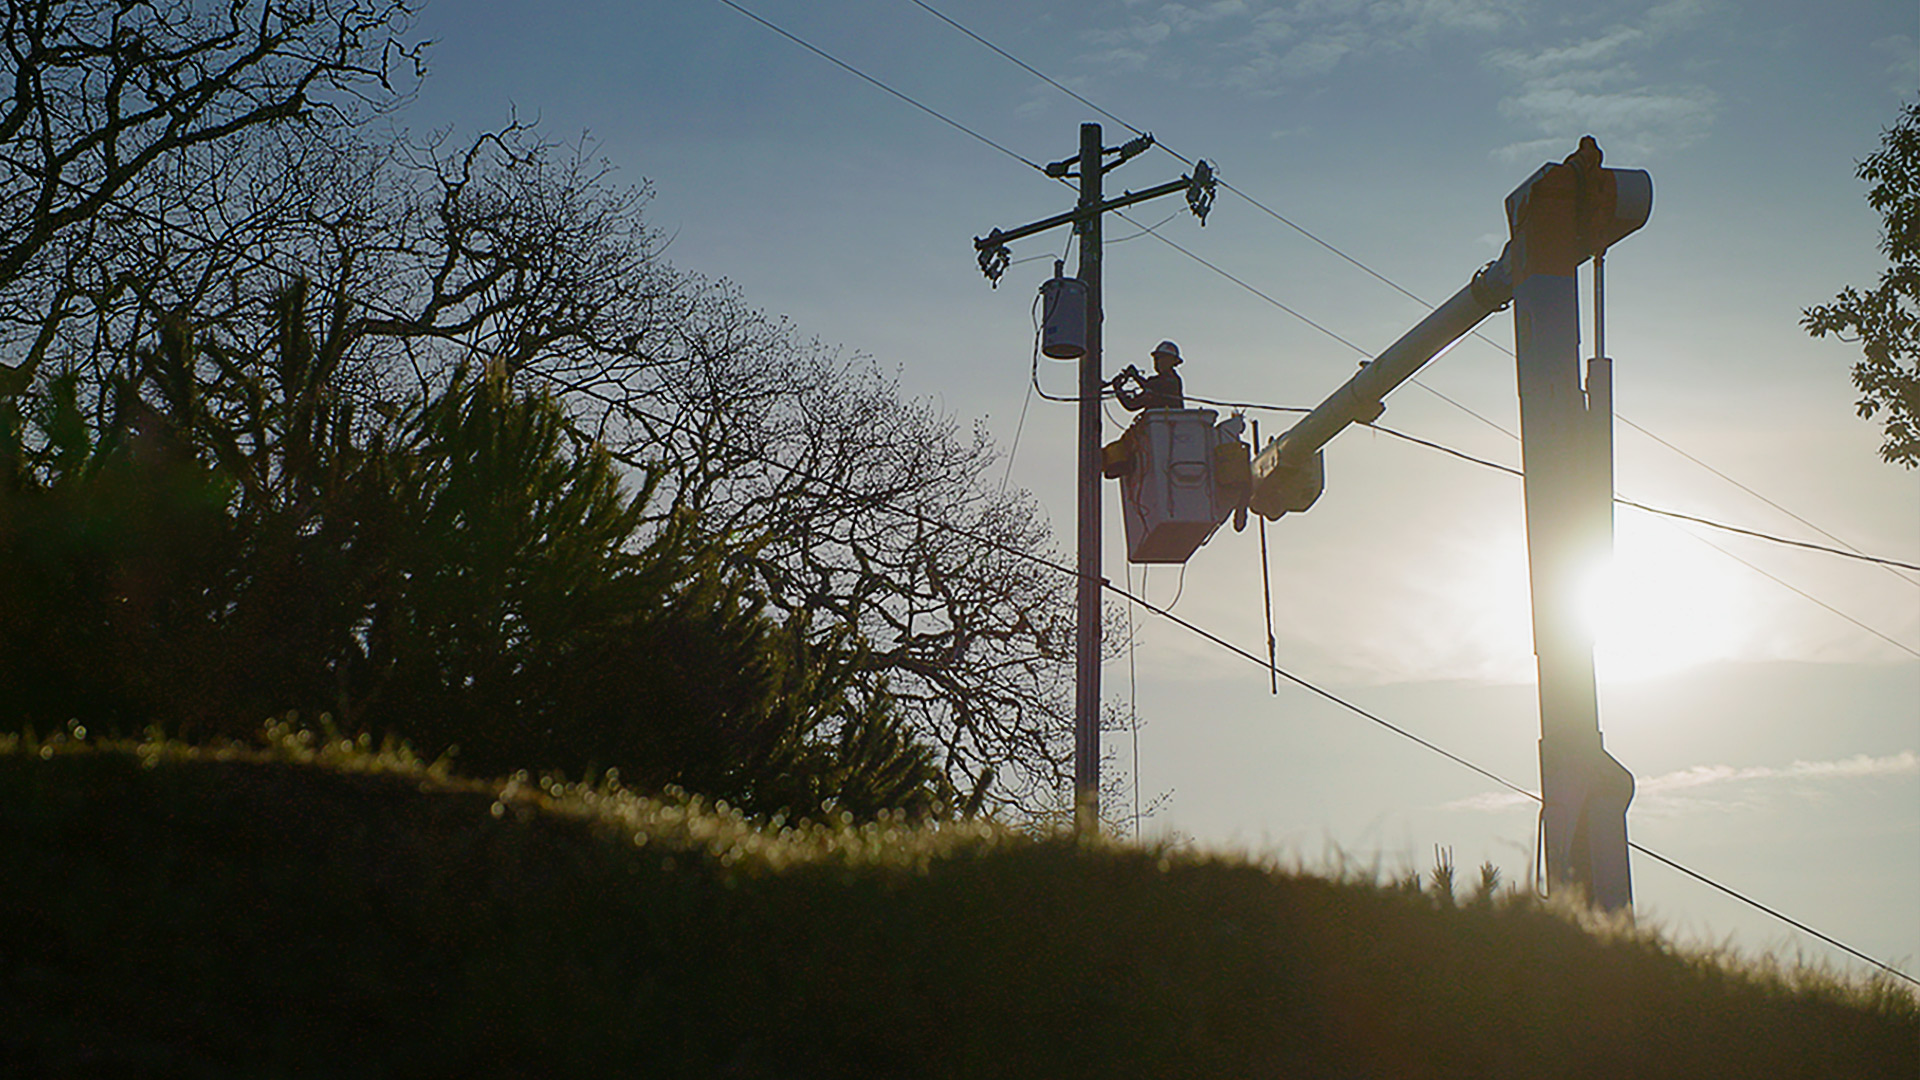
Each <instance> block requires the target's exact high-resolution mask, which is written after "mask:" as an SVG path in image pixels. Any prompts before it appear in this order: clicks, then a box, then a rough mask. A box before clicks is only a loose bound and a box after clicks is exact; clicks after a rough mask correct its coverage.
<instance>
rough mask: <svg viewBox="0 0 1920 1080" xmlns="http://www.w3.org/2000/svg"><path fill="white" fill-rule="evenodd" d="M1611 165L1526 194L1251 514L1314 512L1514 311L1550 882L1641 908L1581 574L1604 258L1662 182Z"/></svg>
mask: <svg viewBox="0 0 1920 1080" xmlns="http://www.w3.org/2000/svg"><path fill="white" fill-rule="evenodd" d="M1600 162H1601V151H1600V146H1599V144H1598V143H1596V142H1595V141H1594V139H1593V137H1592V136H1586V137H1583V138H1582V139H1581V140H1580V147H1579V149H1578V150H1576V151H1574V152H1573V153H1572V154H1571V155H1569V156H1568V157H1567V158H1566V160H1564V161H1562V162H1559V163H1550V164H1547V165H1544V166H1542V167H1541V168H1540V169H1539V170H1538V171H1537V172H1535V173H1534V174H1533V175H1532V176H1530V177H1528V178H1527V179H1526V181H1525V182H1523V183H1522V184H1521V185H1520V186H1519V187H1517V188H1515V189H1514V190H1513V192H1512V194H1510V195H1508V196H1507V203H1506V207H1507V224H1508V227H1509V229H1510V232H1511V238H1510V239H1509V241H1508V243H1507V245H1506V248H1505V250H1504V251H1502V252H1501V255H1500V258H1498V259H1496V260H1494V261H1493V262H1491V263H1488V264H1487V265H1486V266H1485V267H1483V268H1481V270H1480V271H1479V272H1478V273H1476V274H1474V275H1473V279H1472V280H1471V281H1469V282H1468V283H1467V284H1466V285H1465V286H1464V287H1463V288H1461V289H1460V291H1459V292H1457V293H1455V294H1454V295H1453V296H1452V297H1451V298H1450V299H1448V300H1447V302H1446V303H1444V304H1441V305H1440V306H1439V307H1438V308H1435V309H1434V310H1433V312H1432V313H1431V314H1429V315H1428V316H1427V317H1426V318H1424V319H1422V320H1421V321H1420V322H1419V324H1418V325H1416V326H1414V328H1413V329H1412V330H1409V331H1408V332H1407V333H1406V334H1405V335H1403V336H1402V337H1401V338H1400V340H1398V341H1396V342H1394V343H1393V344H1392V345H1391V346H1389V347H1388V348H1387V350H1386V351H1385V352H1382V353H1381V354H1380V355H1379V356H1377V357H1375V358H1374V359H1373V361H1372V362H1370V363H1368V364H1367V365H1366V366H1364V367H1363V368H1361V370H1360V372H1359V373H1358V374H1356V375H1355V376H1353V378H1351V379H1349V380H1347V382H1346V384H1345V385H1343V386H1341V387H1340V388H1339V389H1338V390H1335V391H1334V392H1333V393H1331V394H1329V395H1328V396H1327V398H1326V400H1324V401H1322V402H1321V403H1320V405H1319V406H1318V407H1316V408H1315V409H1314V410H1313V411H1312V412H1311V413H1309V414H1308V415H1307V416H1306V417H1304V418H1303V419H1302V420H1301V421H1300V422H1299V423H1297V424H1295V425H1294V426H1293V427H1291V428H1289V429H1288V430H1287V431H1286V432H1285V433H1284V434H1281V435H1280V436H1278V437H1276V438H1274V439H1271V440H1269V441H1268V442H1267V444H1266V446H1264V447H1262V448H1260V450H1259V452H1258V453H1257V454H1256V455H1255V457H1254V460H1253V470H1252V471H1253V478H1252V483H1253V487H1252V491H1251V492H1250V494H1249V497H1248V505H1249V506H1250V508H1251V509H1252V510H1253V512H1254V513H1257V514H1259V515H1260V516H1262V517H1264V518H1267V519H1269V520H1275V519H1278V518H1279V517H1281V516H1282V515H1284V514H1287V513H1292V512H1299V511H1302V510H1305V509H1307V508H1308V507H1310V506H1312V505H1313V503H1314V501H1315V500H1316V499H1318V498H1319V496H1320V492H1321V490H1322V489H1323V488H1324V486H1325V473H1324V468H1323V465H1322V461H1321V449H1322V447H1324V446H1326V444H1327V443H1328V441H1330V440H1331V439H1332V438H1333V437H1334V436H1335V435H1338V434H1339V433H1340V432H1341V431H1343V430H1345V429H1346V428H1347V427H1348V426H1349V425H1351V424H1355V423H1359V424H1369V423H1372V422H1373V421H1374V420H1375V419H1376V418H1378V417H1379V416H1380V414H1381V412H1382V411H1383V410H1384V409H1385V405H1384V404H1383V400H1384V399H1385V397H1386V395H1387V394H1388V393H1390V392H1392V391H1393V389H1394V388H1395V387H1398V386H1399V385H1400V384H1401V383H1403V382H1405V381H1406V380H1407V379H1409V378H1412V377H1413V375H1414V373H1415V372H1417V371H1419V370H1420V368H1421V367H1422V366H1423V365H1425V364H1426V362H1427V361H1429V360H1431V359H1433V357H1435V356H1437V355H1438V354H1439V353H1440V352H1441V351H1442V350H1444V349H1446V348H1447V347H1448V346H1449V345H1451V344H1453V343H1454V342H1455V341H1457V340H1459V339H1460V338H1461V337H1462V336H1464V335H1466V334H1467V333H1469V332H1470V331H1472V330H1473V328H1474V327H1475V326H1477V325H1479V323H1480V322H1481V321H1482V320H1483V319H1485V318H1486V317H1487V316H1489V315H1491V314H1493V313H1494V312H1496V311H1500V310H1502V309H1504V308H1506V307H1507V306H1508V305H1509V304H1511V305H1512V307H1513V323H1514V345H1515V355H1516V368H1517V383H1518V386H1519V395H1520V456H1521V464H1522V466H1523V467H1524V471H1525V474H1526V478H1525V482H1524V486H1525V497H1526V522H1527V556H1528V583H1529V585H1530V587H1531V594H1532V606H1533V641H1534V656H1535V659H1536V662H1537V665H1538V671H1539V693H1540V787H1541V799H1542V802H1543V805H1544V809H1543V818H1542V830H1543V833H1544V844H1545V848H1546V860H1547V878H1548V880H1549V882H1551V883H1552V884H1553V885H1554V886H1556V887H1557V886H1570V887H1574V888H1577V889H1579V890H1581V891H1583V892H1584V893H1585V894H1586V896H1587V898H1588V899H1589V900H1590V901H1591V902H1592V903H1594V904H1596V905H1598V906H1600V907H1603V908H1606V909H1609V910H1612V909H1621V908H1630V907H1631V905H1632V903H1633V882H1632V875H1631V872H1630V870H1629V867H1628V860H1627V825H1626V813H1627V805H1628V803H1630V802H1631V801H1632V799H1633V776H1632V774H1631V773H1629V772H1628V771H1627V770H1626V768H1625V767H1623V766H1622V765H1621V764H1620V763H1619V762H1617V761H1615V760H1614V759H1613V757H1612V755H1610V754H1608V753H1607V752H1606V749H1605V747H1604V745H1603V743H1602V739H1601V736H1600V716H1599V705H1598V695H1597V691H1596V688H1595V684H1594V670H1593V633H1592V630H1591V629H1590V628H1589V627H1588V626H1587V625H1586V624H1585V622H1584V621H1583V620H1582V619H1581V618H1580V616H1579V611H1578V603H1577V597H1576V590H1577V584H1578V579H1579V576H1580V571H1581V570H1582V568H1584V567H1587V566H1591V565H1593V564H1594V563H1595V562H1596V561H1598V560H1600V559H1604V558H1605V557H1606V556H1608V555H1609V554H1611V552H1612V547H1613V376H1612V361H1611V360H1609V359H1608V358H1607V357H1606V355H1605V349H1604V344H1605V342H1604V338H1603V337H1602V333H1603V331H1602V330H1601V329H1600V326H1601V318H1602V317H1603V315H1604V311H1603V310H1602V309H1601V307H1600V305H1601V304H1602V303H1603V302H1604V301H1603V299H1602V298H1603V297H1604V292H1603V284H1602V282H1603V274H1604V269H1603V268H1604V265H1605V256H1606V251H1607V248H1609V247H1610V246H1612V245H1613V244H1614V243H1616V242H1617V241H1619V240H1620V239H1622V238H1623V237H1625V236H1627V235H1628V234H1630V233H1632V232H1634V231H1635V230H1637V229H1639V228H1640V227H1641V226H1642V225H1644V224H1646V221H1647V218H1648V216H1649V215H1650V214H1651V212H1652V209H1653V180H1652V178H1651V177H1649V176H1648V174H1647V173H1646V172H1644V171H1642V170H1639V169H1610V168H1603V167H1602V166H1601V164H1600ZM1589 259H1592V260H1593V261H1594V271H1595V272H1594V295H1595V316H1596V318H1595V327H1596V329H1595V350H1594V355H1593V357H1592V358H1591V359H1590V360H1589V361H1588V364H1587V373H1586V380H1585V384H1584V385H1583V384H1582V381H1581V377H1580V374H1581V373H1580V355H1579V353H1580V301H1579V295H1578V292H1577V283H1576V277H1575V275H1576V272H1577V270H1578V268H1579V266H1580V265H1581V264H1582V263H1584V262H1586V261H1587V260H1589Z"/></svg>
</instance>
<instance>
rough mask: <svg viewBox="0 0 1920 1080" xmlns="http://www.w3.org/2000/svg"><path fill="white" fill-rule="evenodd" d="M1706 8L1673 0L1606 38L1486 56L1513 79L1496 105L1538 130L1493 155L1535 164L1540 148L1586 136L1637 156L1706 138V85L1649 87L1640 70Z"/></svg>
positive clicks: (1691, 0)
mask: <svg viewBox="0 0 1920 1080" xmlns="http://www.w3.org/2000/svg"><path fill="white" fill-rule="evenodd" d="M1707 10H1708V8H1707V5H1706V4H1704V3H1699V2H1695V0H1676V2H1674V3H1667V4H1661V5H1659V6H1656V7H1654V8H1652V9H1650V10H1648V11H1647V12H1645V13H1643V14H1642V15H1641V16H1640V18H1639V19H1638V20H1637V21H1636V22H1633V23H1623V24H1620V25H1617V26H1612V27H1609V28H1608V29H1607V30H1606V31H1605V32H1603V33H1599V34H1594V35H1591V36H1588V37H1584V38H1580V39H1578V40H1574V41H1570V42H1563V43H1558V44H1552V45H1545V46H1536V47H1533V48H1511V47H1510V48H1503V49H1496V50H1494V51H1493V52H1490V53H1488V54H1487V57H1486V64H1487V66H1488V67H1489V68H1492V69H1493V70H1495V71H1497V72H1501V73H1503V74H1505V75H1507V76H1509V77H1510V78H1511V79H1512V80H1513V85H1512V87H1511V89H1510V90H1509V91H1508V92H1507V93H1506V94H1505V95H1504V96H1503V97H1502V99H1501V101H1500V112H1501V115H1503V116H1505V117H1507V118H1508V119H1509V120H1512V121H1514V122H1515V123H1516V124H1518V125H1520V126H1521V127H1523V128H1527V129H1531V130H1532V131H1533V132H1534V133H1535V137H1533V138H1527V139H1521V140H1516V141H1514V142H1511V143H1508V144H1507V145H1505V146H1502V147H1500V148H1499V149H1497V150H1495V151H1494V153H1493V156H1494V157H1495V159H1497V160H1499V161H1502V162H1506V163H1509V164H1521V163H1526V162H1530V161H1534V160H1537V159H1538V158H1539V157H1540V156H1541V151H1542V148H1544V147H1564V146H1568V145H1572V143H1573V141H1574V140H1575V139H1577V138H1578V137H1579V136H1581V135H1585V134H1593V135H1596V136H1598V137H1599V138H1600V140H1601V142H1602V143H1603V144H1605V145H1606V146H1608V148H1609V149H1612V150H1617V151H1620V153H1621V154H1622V155H1623V156H1626V157H1632V158H1636V159H1645V158H1648V157H1651V156H1653V155H1654V154H1655V153H1656V152H1658V151H1660V150H1674V149H1679V148H1681V147H1684V146H1687V145H1688V144H1690V143H1693V142H1696V141H1698V140H1699V139H1701V138H1703V137H1704V136H1705V135H1706V133H1707V132H1708V131H1709V130H1710V129H1711V128H1712V126H1713V121H1714V117H1715V114H1716V112H1717V111H1718V108H1719V99H1718V97H1717V96H1716V95H1715V94H1714V93H1713V92H1712V91H1711V90H1708V89H1707V88H1706V87H1704V86H1698V85H1690V84H1656V83H1650V82H1647V81H1646V80H1644V79H1643V78H1642V77H1641V76H1640V74H1639V68H1638V66H1637V65H1638V63H1639V62H1641V61H1643V60H1645V59H1646V58H1647V57H1648V56H1649V54H1650V53H1651V52H1652V51H1653V50H1655V49H1656V48H1659V47H1661V46H1663V45H1665V44H1666V43H1667V42H1669V41H1671V40H1672V39H1674V38H1675V37H1677V36H1679V35H1681V34H1683V33H1684V32H1686V31H1687V30H1688V29H1689V28H1690V27H1691V26H1692V25H1693V24H1695V23H1696V22H1698V21H1699V20H1700V19H1701V18H1702V17H1703V16H1704V15H1705V14H1706V12H1707Z"/></svg>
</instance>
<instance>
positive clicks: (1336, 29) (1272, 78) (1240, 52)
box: [1082, 0, 1518, 96]
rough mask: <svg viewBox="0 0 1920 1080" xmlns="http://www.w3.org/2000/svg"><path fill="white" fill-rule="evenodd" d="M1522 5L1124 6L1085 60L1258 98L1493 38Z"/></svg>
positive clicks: (1242, 0) (1312, 1) (1454, 0)
mask: <svg viewBox="0 0 1920 1080" xmlns="http://www.w3.org/2000/svg"><path fill="white" fill-rule="evenodd" d="M1517 6H1518V0H1292V2H1284V3H1264V2H1260V0H1215V2H1212V3H1197V4H1190V3H1163V4H1147V3H1144V2H1136V0H1128V2H1127V3H1126V4H1125V8H1126V13H1125V16H1124V21H1123V22H1122V23H1121V24H1120V25H1118V26H1113V27H1109V28H1106V29H1102V30H1096V31H1093V32H1091V33H1089V34H1088V35H1087V36H1086V40H1087V42H1088V43H1089V44H1090V45H1092V46H1094V49H1093V51H1092V52H1091V53H1090V54H1089V55H1087V56H1084V57H1082V60H1083V61H1085V62H1088V63H1090V64H1094V65H1101V66H1114V67H1121V68H1124V69H1127V70H1129V71H1139V70H1143V69H1146V70H1152V71H1154V72H1155V73H1157V74H1159V75H1161V76H1162V77H1165V78H1169V79H1172V80H1174V81H1181V82H1186V81H1191V82H1194V83H1196V84H1199V85H1205V86H1216V87H1225V88H1230V89H1234V90H1238V91H1241V92H1243V93H1247V94H1251V95H1255V96H1260V95H1267V94H1273V93H1277V92H1279V91H1280V90H1282V89H1284V88H1285V87H1287V86H1290V85H1297V84H1301V83H1306V82H1311V81H1313V80H1316V79H1320V78H1323V77H1325V76H1327V75H1328V74H1330V73H1332V72H1333V71H1334V70H1335V69H1336V68H1338V67H1339V66H1340V65H1341V64H1343V63H1347V62H1348V61H1349V60H1351V59H1354V58H1359V57H1364V56H1369V55H1373V54H1376V53H1388V52H1393V51H1397V50H1402V49H1407V48H1418V47H1421V46H1422V45H1424V44H1425V43H1426V42H1427V40H1428V39H1429V38H1431V37H1433V36H1434V35H1436V34H1441V33H1459V32H1467V33H1481V34H1485V33H1491V32H1494V31H1498V30H1500V29H1502V28H1504V27H1506V26H1508V25H1511V24H1512V23H1513V22H1515V21H1516V15H1515V9H1516V7H1517Z"/></svg>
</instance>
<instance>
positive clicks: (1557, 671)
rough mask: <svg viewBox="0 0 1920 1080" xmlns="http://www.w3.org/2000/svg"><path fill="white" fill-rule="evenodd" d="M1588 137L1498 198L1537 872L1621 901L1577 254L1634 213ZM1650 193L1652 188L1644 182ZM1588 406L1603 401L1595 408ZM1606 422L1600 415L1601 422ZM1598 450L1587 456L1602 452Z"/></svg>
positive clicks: (1602, 535) (1622, 790)
mask: <svg viewBox="0 0 1920 1080" xmlns="http://www.w3.org/2000/svg"><path fill="white" fill-rule="evenodd" d="M1599 166H1600V150H1599V147H1598V146H1597V145H1595V144H1593V142H1592V140H1591V139H1586V140H1582V143H1581V148H1580V150H1579V151H1577V152H1576V153H1575V154H1574V155H1573V156H1571V157H1569V158H1568V159H1567V161H1566V162H1565V163H1563V164H1560V165H1549V166H1546V167H1545V168H1543V169H1541V170H1540V171H1539V172H1537V173H1535V174H1534V175H1533V177H1531V178H1530V179H1529V180H1528V181H1527V182H1526V183H1525V184H1522V185H1521V186H1520V188H1519V189H1517V190H1516V191H1514V193H1513V194H1512V195H1511V196H1509V197H1508V199H1507V215H1508V220H1509V222H1510V224H1511V226H1512V230H1513V257H1514V272H1513V278H1514V285H1513V310H1514V316H1513V317H1514V338H1515V342H1514V343H1515V346H1516V350H1515V351H1516V354H1517V364H1516V369H1517V381H1518V383H1519V390H1520V453H1521V458H1522V462H1523V464H1524V466H1525V471H1526V479H1525V491H1526V517H1527V555H1528V574H1529V584H1530V586H1531V590H1532V600H1533V640H1534V654H1535V657H1536V660H1537V662H1538V665H1539V673H1540V789H1541V799H1542V801H1543V803H1544V813H1543V829H1544V831H1545V834H1546V835H1545V846H1546V854H1547V877H1548V880H1549V881H1550V882H1551V883H1552V884H1553V885H1554V886H1571V887H1574V888H1577V889H1579V890H1581V891H1583V892H1585V893H1586V895H1587V898H1588V900H1589V901H1590V902H1591V903H1593V904H1595V905H1597V906H1600V907H1603V908H1607V909H1621V908H1627V909H1630V908H1631V906H1632V903H1633V883H1632V877H1631V874H1630V867H1629V865H1628V859H1627V824H1626V812H1627V805H1628V804H1629V803H1630V802H1631V801H1632V799H1633V776H1632V774H1631V773H1629V772H1628V771H1627V770H1626V769H1625V768H1624V767H1623V766H1622V765H1621V764H1620V763H1619V762H1617V761H1615V760H1614V759H1613V758H1612V756H1610V755H1609V754H1608V753H1607V752H1606V749H1605V747H1604V745H1603V744H1602V740H1601V736H1600V712H1599V701H1598V691H1597V687H1596V685H1595V681H1594V670H1593V632H1592V629H1591V627H1590V626H1589V625H1588V624H1587V623H1586V621H1585V619H1584V618H1583V617H1582V612H1581V611H1580V596H1579V591H1580V584H1581V579H1582V578H1583V577H1585V576H1586V575H1587V574H1588V573H1590V572H1591V570H1592V569H1593V568H1595V567H1596V566H1597V565H1598V564H1599V562H1600V561H1601V560H1603V559H1604V558H1605V557H1606V556H1607V555H1608V554H1609V553H1610V552H1611V548H1612V528H1611V523H1612V520H1613V505H1612V463H1611V454H1610V451H1611V445H1610V442H1603V441H1602V440H1601V439H1600V438H1599V437H1598V435H1599V432H1600V430H1601V428H1600V426H1599V425H1601V424H1603V423H1604V424H1609V425H1610V424H1611V415H1612V414H1611V392H1610V391H1611V384H1610V383H1607V382H1605V381H1604V380H1605V378H1606V372H1605V370H1604V367H1603V366H1602V367H1601V368H1600V369H1599V370H1598V371H1597V372H1596V374H1598V375H1599V376H1600V378H1601V380H1602V382H1601V383H1600V384H1599V385H1591V384H1590V386H1591V388H1592V389H1595V390H1598V391H1600V394H1599V396H1600V397H1602V398H1605V399H1607V400H1606V401H1605V402H1604V403H1600V402H1589V400H1588V399H1587V395H1586V393H1584V392H1583V388H1582V385H1581V378H1580V356H1579V352H1580V300H1579V294H1578V291H1577V281H1576V277H1575V275H1576V273H1577V270H1578V267H1579V265H1580V263H1582V262H1584V261H1586V259H1587V258H1588V257H1589V256H1590V255H1592V254H1594V253H1595V252H1596V251H1599V250H1604V248H1605V245H1606V244H1607V243H1608V242H1609V240H1610V239H1613V238H1616V237H1615V236H1614V235H1613V234H1615V233H1618V234H1619V235H1624V234H1625V232H1630V231H1632V229H1633V228H1637V227H1638V225H1639V223H1640V222H1642V221H1644V220H1645V213H1644V211H1641V210H1639V209H1638V207H1627V208H1625V209H1628V210H1629V211H1631V213H1629V214H1627V215H1624V216H1626V217H1628V218H1631V217H1633V216H1635V215H1636V214H1637V217H1638V220H1637V221H1633V222H1632V224H1631V225H1629V226H1628V227H1627V228H1626V229H1624V230H1623V229H1619V228H1618V223H1617V222H1616V217H1617V216H1620V215H1618V211H1619V210H1620V209H1621V207H1619V205H1618V199H1617V192H1616V191H1615V188H1616V187H1617V179H1618V178H1617V177H1614V176H1609V175H1607V174H1611V173H1614V172H1615V170H1603V169H1601V168H1600V167H1599ZM1648 191H1649V195H1648V200H1647V202H1648V205H1649V206H1650V203H1651V195H1650V191H1651V189H1650V188H1649V189H1648ZM1595 405H1601V406H1602V407H1604V408H1605V410H1606V412H1605V417H1604V419H1602V418H1601V417H1599V416H1596V415H1594V412H1593V409H1594V406H1595ZM1606 430H1607V431H1608V432H1609V433H1610V431H1611V429H1610V427H1609V428H1607V429H1606ZM1602 451H1607V452H1608V460H1607V461H1605V462H1601V461H1598V460H1596V458H1597V457H1598V456H1599V454H1600V452H1602Z"/></svg>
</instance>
